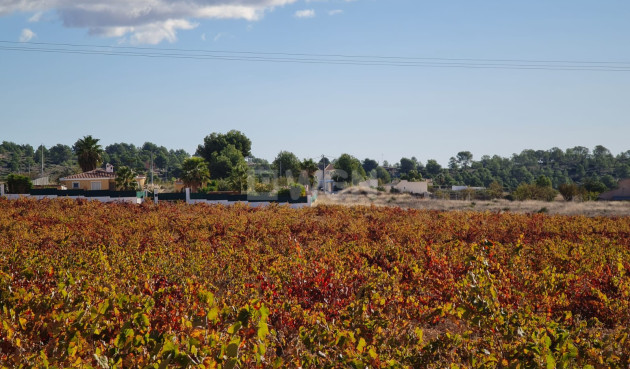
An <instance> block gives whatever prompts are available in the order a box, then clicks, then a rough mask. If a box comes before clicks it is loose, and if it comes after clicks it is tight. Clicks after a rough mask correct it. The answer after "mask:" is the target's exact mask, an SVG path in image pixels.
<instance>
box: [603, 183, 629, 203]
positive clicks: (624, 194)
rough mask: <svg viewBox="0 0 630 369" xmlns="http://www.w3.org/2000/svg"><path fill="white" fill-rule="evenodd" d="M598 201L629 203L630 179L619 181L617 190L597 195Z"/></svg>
mask: <svg viewBox="0 0 630 369" xmlns="http://www.w3.org/2000/svg"><path fill="white" fill-rule="evenodd" d="M599 199H600V200H606V201H623V200H626V201H630V178H626V179H622V180H620V181H619V184H618V188H617V189H615V190H612V191H608V192H604V193H602V194H601V195H599Z"/></svg>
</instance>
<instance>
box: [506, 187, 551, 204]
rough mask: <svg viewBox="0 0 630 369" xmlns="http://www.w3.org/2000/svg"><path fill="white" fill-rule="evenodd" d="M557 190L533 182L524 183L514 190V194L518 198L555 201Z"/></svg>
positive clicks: (520, 199) (521, 199)
mask: <svg viewBox="0 0 630 369" xmlns="http://www.w3.org/2000/svg"><path fill="white" fill-rule="evenodd" d="M556 194H557V192H556V190H554V189H553V188H551V187H541V186H536V185H532V184H526V183H524V184H522V185H520V186H518V187H517V188H516V190H514V192H513V193H512V195H513V196H514V198H515V199H516V200H519V201H523V200H542V201H553V199H554V198H555V197H556Z"/></svg>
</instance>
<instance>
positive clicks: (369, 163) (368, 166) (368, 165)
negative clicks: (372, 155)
mask: <svg viewBox="0 0 630 369" xmlns="http://www.w3.org/2000/svg"><path fill="white" fill-rule="evenodd" d="M361 166H362V167H363V170H364V171H365V173H370V172H371V171H373V170H374V169H376V167H378V162H377V161H376V160H374V159H368V158H365V159H364V160H363V163H361Z"/></svg>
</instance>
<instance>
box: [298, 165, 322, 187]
mask: <svg viewBox="0 0 630 369" xmlns="http://www.w3.org/2000/svg"><path fill="white" fill-rule="evenodd" d="M300 168H301V169H302V172H303V173H305V174H306V175H307V177H308V183H309V184H312V185H313V184H315V185H316V183H315V173H316V172H317V169H318V168H317V163H315V161H314V160H313V159H304V160H302V163H300Z"/></svg>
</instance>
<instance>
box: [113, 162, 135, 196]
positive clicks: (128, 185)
mask: <svg viewBox="0 0 630 369" xmlns="http://www.w3.org/2000/svg"><path fill="white" fill-rule="evenodd" d="M137 188H138V182H137V181H136V173H135V172H134V171H133V170H132V169H130V168H128V167H125V166H122V167H120V168H118V170H117V171H116V189H117V190H121V191H129V190H136V189H137Z"/></svg>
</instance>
